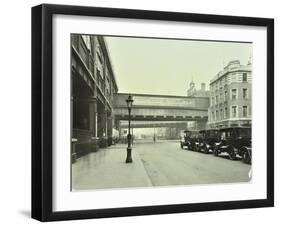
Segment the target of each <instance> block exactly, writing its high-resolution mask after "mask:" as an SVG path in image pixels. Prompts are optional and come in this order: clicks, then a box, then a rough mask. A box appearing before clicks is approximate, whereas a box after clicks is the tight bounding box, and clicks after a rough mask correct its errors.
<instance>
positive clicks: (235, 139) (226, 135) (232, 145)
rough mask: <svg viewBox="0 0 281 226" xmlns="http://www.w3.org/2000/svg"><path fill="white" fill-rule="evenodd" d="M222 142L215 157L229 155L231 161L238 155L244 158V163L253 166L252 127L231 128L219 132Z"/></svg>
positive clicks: (215, 151) (217, 147)
mask: <svg viewBox="0 0 281 226" xmlns="http://www.w3.org/2000/svg"><path fill="white" fill-rule="evenodd" d="M219 132H220V136H221V140H220V142H219V143H217V144H216V146H215V149H214V152H213V153H214V155H215V156H218V155H219V154H220V153H228V155H229V158H230V159H231V160H234V159H236V157H237V155H239V156H240V157H242V160H243V162H245V163H248V164H251V161H252V142H251V140H252V139H251V127H229V128H223V129H220V130H219Z"/></svg>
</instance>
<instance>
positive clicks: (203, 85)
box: [201, 82, 206, 91]
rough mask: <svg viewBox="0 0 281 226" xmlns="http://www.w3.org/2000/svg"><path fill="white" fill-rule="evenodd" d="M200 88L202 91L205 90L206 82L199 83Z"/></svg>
mask: <svg viewBox="0 0 281 226" xmlns="http://www.w3.org/2000/svg"><path fill="white" fill-rule="evenodd" d="M201 90H202V91H205V90H206V83H204V82H203V83H201Z"/></svg>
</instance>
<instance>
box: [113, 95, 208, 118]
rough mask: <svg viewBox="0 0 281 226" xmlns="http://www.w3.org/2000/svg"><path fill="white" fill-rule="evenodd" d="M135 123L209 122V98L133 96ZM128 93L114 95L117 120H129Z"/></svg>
mask: <svg viewBox="0 0 281 226" xmlns="http://www.w3.org/2000/svg"><path fill="white" fill-rule="evenodd" d="M131 95H132V97H133V100H134V102H133V108H132V111H131V116H132V120H133V121H207V120H208V107H209V98H208V97H186V96H168V95H148V94H131ZM128 96H129V94H128V93H117V94H115V95H114V107H113V114H114V116H115V119H116V120H128V118H129V117H128V108H127V104H126V99H127V98H128Z"/></svg>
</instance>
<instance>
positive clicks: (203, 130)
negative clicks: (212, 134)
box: [199, 129, 219, 133]
mask: <svg viewBox="0 0 281 226" xmlns="http://www.w3.org/2000/svg"><path fill="white" fill-rule="evenodd" d="M205 131H219V129H202V130H200V131H199V132H200V133H201V132H205Z"/></svg>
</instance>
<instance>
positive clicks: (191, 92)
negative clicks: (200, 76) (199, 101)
mask: <svg viewBox="0 0 281 226" xmlns="http://www.w3.org/2000/svg"><path fill="white" fill-rule="evenodd" d="M187 96H188V97H209V91H207V90H206V84H205V83H201V89H199V90H197V89H196V87H195V83H194V82H193V81H191V82H190V83H189V88H188V90H187Z"/></svg>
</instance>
